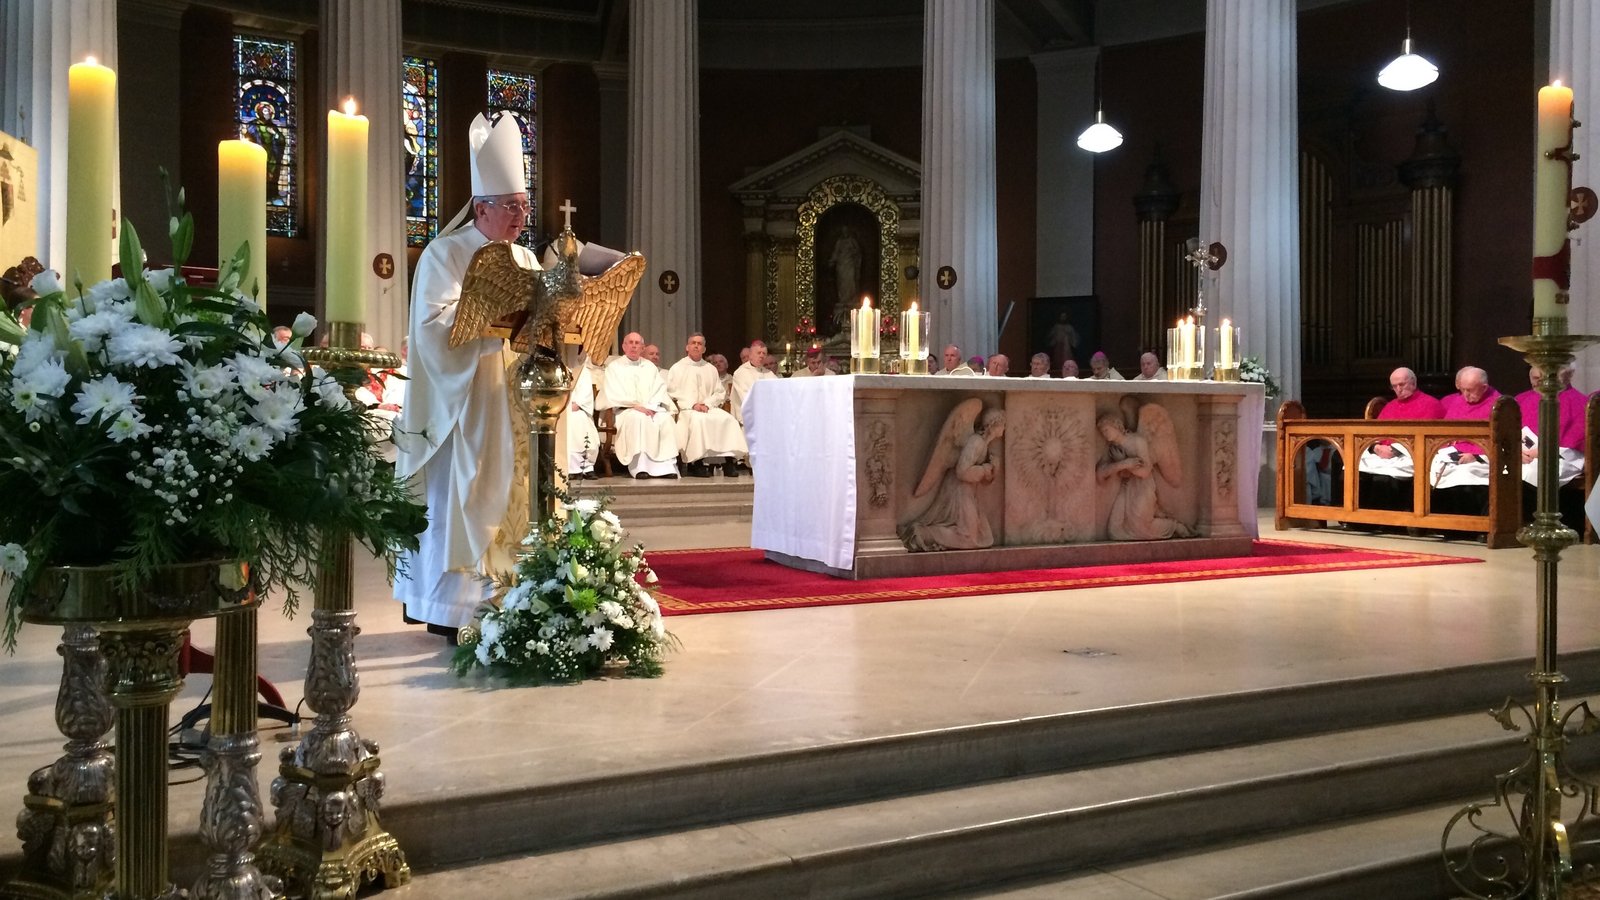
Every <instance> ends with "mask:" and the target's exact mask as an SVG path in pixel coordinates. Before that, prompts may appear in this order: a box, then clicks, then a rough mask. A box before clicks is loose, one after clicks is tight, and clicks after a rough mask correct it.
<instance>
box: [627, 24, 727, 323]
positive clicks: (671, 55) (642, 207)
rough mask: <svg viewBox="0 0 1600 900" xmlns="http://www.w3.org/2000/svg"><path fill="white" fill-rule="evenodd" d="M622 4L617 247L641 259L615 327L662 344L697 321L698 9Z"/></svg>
mask: <svg viewBox="0 0 1600 900" xmlns="http://www.w3.org/2000/svg"><path fill="white" fill-rule="evenodd" d="M628 14H629V18H628V42H629V45H628V107H629V108H628V247H627V249H629V250H638V251H640V252H641V253H643V254H644V257H645V259H646V260H647V261H648V262H649V266H650V268H649V269H648V270H647V271H646V272H645V276H644V280H643V281H641V282H640V283H639V290H638V292H637V293H636V294H635V295H634V298H633V304H632V305H631V306H630V307H629V308H628V316H627V318H626V319H625V320H624V323H625V324H624V327H625V328H627V329H629V330H632V331H637V332H639V333H640V334H642V335H644V339H645V341H646V342H647V343H653V344H659V345H660V346H661V347H662V348H663V349H664V350H665V351H666V352H667V353H668V354H671V353H673V352H674V351H675V350H676V348H678V347H682V346H683V345H684V343H685V342H687V341H688V338H689V333H690V332H692V331H699V330H703V325H704V323H703V322H702V321H701V308H702V306H701V304H702V298H701V296H700V290H701V282H700V96H699V82H700V77H699V76H700V62H699V59H700V54H699V50H698V47H699V35H698V29H699V15H698V13H697V4H696V0H630V5H629V7H628ZM718 299H719V301H721V300H723V299H725V298H718Z"/></svg>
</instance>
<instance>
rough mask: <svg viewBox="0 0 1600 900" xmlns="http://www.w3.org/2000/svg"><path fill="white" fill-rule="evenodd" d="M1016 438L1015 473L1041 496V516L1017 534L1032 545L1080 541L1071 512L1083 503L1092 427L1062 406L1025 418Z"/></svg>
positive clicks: (1031, 490)
mask: <svg viewBox="0 0 1600 900" xmlns="http://www.w3.org/2000/svg"><path fill="white" fill-rule="evenodd" d="M1017 428H1018V429H1019V430H1017V431H1014V432H1013V434H1012V438H1013V441H1014V442H1013V444H1012V448H1013V449H1014V451H1015V452H1014V453H1013V456H1012V459H1013V460H1014V461H1016V463H1017V465H1018V467H1019V468H1020V471H1018V472H1015V473H1014V474H1015V475H1016V476H1019V477H1021V479H1022V481H1023V483H1024V484H1026V485H1027V486H1028V492H1029V494H1030V495H1031V496H1032V497H1036V498H1038V502H1039V504H1040V506H1041V507H1042V512H1043V516H1042V518H1039V519H1037V520H1035V521H1033V522H1032V523H1030V524H1028V525H1026V526H1023V528H1022V529H1021V531H1020V533H1019V534H1018V535H1017V537H1019V538H1020V539H1021V540H1023V541H1025V542H1028V543H1038V544H1060V543H1068V542H1071V541H1076V540H1081V539H1082V538H1083V537H1084V535H1082V534H1080V533H1079V531H1078V528H1077V527H1075V526H1074V525H1073V524H1072V522H1071V521H1070V519H1071V514H1070V512H1069V511H1070V510H1071V509H1072V507H1073V506H1075V505H1077V503H1078V502H1079V501H1080V499H1081V496H1080V492H1081V490H1082V487H1083V485H1082V481H1081V478H1082V473H1083V472H1085V471H1087V469H1088V465H1089V463H1090V462H1092V461H1093V458H1092V457H1091V456H1090V450H1089V425H1088V422H1087V421H1086V420H1085V419H1084V418H1082V417H1080V416H1076V415H1073V414H1072V413H1071V412H1070V411H1069V410H1067V409H1063V408H1055V409H1046V410H1044V411H1042V412H1040V413H1038V414H1037V415H1029V416H1026V417H1024V419H1023V420H1022V422H1021V423H1020V424H1019V425H1018V426H1017ZM1091 502H1092V501H1091Z"/></svg>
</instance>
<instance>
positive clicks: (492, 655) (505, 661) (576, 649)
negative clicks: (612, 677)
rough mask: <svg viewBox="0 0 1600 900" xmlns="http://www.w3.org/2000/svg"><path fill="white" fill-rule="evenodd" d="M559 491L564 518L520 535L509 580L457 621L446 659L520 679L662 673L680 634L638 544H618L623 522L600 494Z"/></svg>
mask: <svg viewBox="0 0 1600 900" xmlns="http://www.w3.org/2000/svg"><path fill="white" fill-rule="evenodd" d="M557 496H558V497H559V498H560V502H561V509H562V512H564V513H565V517H564V518H563V517H562V516H554V517H551V518H550V519H548V520H547V521H545V522H544V523H543V524H542V525H541V526H540V527H539V528H538V529H537V530H535V531H533V532H532V533H530V534H529V535H528V536H527V537H526V538H525V539H524V540H523V542H522V543H523V547H524V548H525V550H524V553H523V555H522V558H521V559H520V560H519V561H518V563H517V570H516V574H515V584H514V586H512V587H510V588H509V590H507V591H506V593H505V595H504V596H503V597H501V598H500V601H499V603H498V604H494V603H490V604H486V605H485V608H484V610H483V612H482V615H481V617H480V618H479V619H478V621H477V622H476V623H475V624H474V625H472V626H468V627H466V628H463V629H461V635H460V641H461V643H460V646H458V647H457V648H456V653H455V657H454V659H453V660H452V661H451V668H452V669H454V670H455V672H456V674H458V675H466V674H468V673H470V672H472V671H474V670H478V669H482V670H486V671H488V672H489V673H490V674H494V675H503V676H505V677H506V678H507V679H509V680H510V681H512V682H513V683H519V684H546V683H552V682H556V683H560V682H574V681H581V680H583V679H585V678H592V677H594V676H597V675H600V674H603V673H604V672H605V671H607V670H618V671H620V672H621V673H622V674H625V675H632V676H641V677H647V678H655V677H658V676H660V675H661V672H662V666H661V660H662V657H663V656H664V655H665V654H666V652H667V651H668V650H670V649H672V648H673V647H675V646H676V644H677V642H676V639H675V638H673V636H672V635H671V634H669V633H668V632H667V630H666V627H665V626H664V624H663V623H662V620H661V607H660V606H659V605H657V603H656V600H655V597H653V596H651V594H650V590H649V588H648V587H647V585H650V584H655V583H656V575H655V573H654V572H653V571H651V570H650V566H649V564H648V563H647V562H645V558H644V547H643V545H640V544H635V545H633V546H632V547H627V546H624V545H623V544H622V524H621V522H620V521H618V519H617V517H616V515H615V514H614V513H612V512H611V511H610V510H609V509H607V508H606V504H605V502H604V501H602V500H597V499H593V498H584V499H578V500H575V499H573V498H572V497H571V496H569V495H567V494H565V493H564V492H558V493H557ZM641 582H643V583H641Z"/></svg>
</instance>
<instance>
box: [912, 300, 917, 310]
mask: <svg viewBox="0 0 1600 900" xmlns="http://www.w3.org/2000/svg"><path fill="white" fill-rule="evenodd" d="M911 311H912V312H916V311H917V301H915V300H913V301H911Z"/></svg>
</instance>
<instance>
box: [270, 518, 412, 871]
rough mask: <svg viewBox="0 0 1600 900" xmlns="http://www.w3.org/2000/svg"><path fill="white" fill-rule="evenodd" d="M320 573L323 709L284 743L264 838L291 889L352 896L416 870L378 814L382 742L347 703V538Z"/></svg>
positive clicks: (314, 659) (317, 704)
mask: <svg viewBox="0 0 1600 900" xmlns="http://www.w3.org/2000/svg"><path fill="white" fill-rule="evenodd" d="M341 543H342V546H341V547H340V548H338V549H337V550H336V552H335V554H334V559H333V564H332V565H331V566H329V567H328V568H327V569H325V570H323V572H322V573H320V576H319V577H318V579H317V590H316V609H315V610H313V611H312V613H311V623H312V624H311V628H310V629H308V631H309V632H310V634H311V662H310V664H309V665H308V666H307V667H306V689H305V691H306V703H307V705H309V706H310V707H311V709H312V710H314V711H315V712H316V713H317V718H316V720H315V723H314V724H313V725H312V727H311V731H310V732H308V733H307V734H306V736H305V738H304V739H302V740H301V742H300V743H299V745H298V746H295V747H285V748H284V749H283V752H282V754H281V755H280V757H279V766H278V777H277V778H275V779H273V781H272V806H273V808H274V809H275V810H276V812H277V819H276V822H275V824H274V830H273V834H272V836H271V837H270V838H269V839H268V840H267V842H266V844H265V845H263V846H262V848H261V852H260V855H261V865H262V868H264V869H266V870H268V871H270V872H272V873H273V874H275V875H277V876H278V877H280V878H282V879H283V881H284V883H285V884H286V885H287V886H288V888H289V893H290V894H291V895H293V896H296V897H307V898H311V900H324V898H340V900H351V898H354V897H355V895H356V891H358V890H360V888H361V887H362V885H363V884H364V883H365V882H366V881H368V880H370V879H374V878H378V877H381V878H382V879H383V883H384V886H385V887H398V886H400V885H402V884H405V883H406V882H408V881H410V880H411V867H410V866H409V865H408V864H407V863H406V858H405V853H404V852H402V851H401V849H400V845H399V843H398V842H397V841H395V839H394V838H393V837H392V836H391V835H390V834H389V833H388V832H387V831H385V830H384V829H383V825H382V823H381V822H380V820H379V801H380V800H381V799H382V797H383V773H382V772H380V771H379V768H378V767H379V758H378V745H377V743H376V742H374V741H369V740H364V739H362V737H361V736H360V735H358V734H357V733H356V730H355V726H354V724H353V723H352V721H351V718H350V715H349V712H350V709H351V708H352V707H354V706H355V705H356V700H357V699H358V698H359V697H360V696H361V679H360V675H359V674H358V673H357V672H356V663H355V638H356V635H357V634H359V633H360V631H361V629H359V628H357V627H356V611H355V610H354V609H353V608H351V587H352V584H351V564H352V560H353V551H354V548H353V547H352V546H351V545H350V542H349V541H343V542H341Z"/></svg>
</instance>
